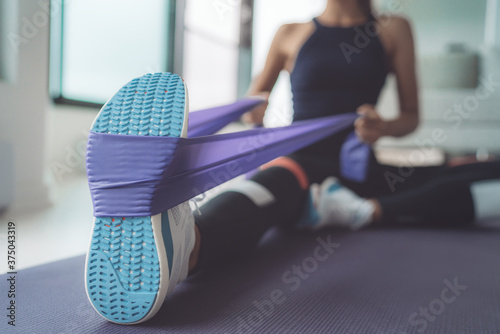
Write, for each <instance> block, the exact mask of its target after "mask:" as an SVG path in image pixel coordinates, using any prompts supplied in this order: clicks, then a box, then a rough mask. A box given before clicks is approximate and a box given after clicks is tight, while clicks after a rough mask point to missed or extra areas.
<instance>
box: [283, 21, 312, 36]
mask: <svg viewBox="0 0 500 334" xmlns="http://www.w3.org/2000/svg"><path fill="white" fill-rule="evenodd" d="M310 27H311V23H310V22H304V23H286V24H283V25H282V26H281V27H280V28H279V29H278V32H277V33H276V36H278V37H281V38H289V37H294V36H296V35H297V34H301V33H303V32H304V31H307V30H308V29H310Z"/></svg>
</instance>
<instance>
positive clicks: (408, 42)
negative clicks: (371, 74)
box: [355, 17, 419, 143]
mask: <svg viewBox="0 0 500 334" xmlns="http://www.w3.org/2000/svg"><path fill="white" fill-rule="evenodd" d="M381 34H384V36H383V37H384V38H383V40H384V41H386V48H388V49H387V51H388V54H389V61H390V64H391V66H392V70H393V72H394V74H395V76H396V82H397V89H398V98H399V111H400V112H399V116H398V117H397V118H396V119H394V120H390V121H384V120H382V119H381V118H380V116H379V115H378V113H377V112H376V111H375V109H374V107H373V106H372V105H363V106H361V107H360V108H359V109H358V112H359V113H360V114H362V115H364V117H362V118H359V119H358V120H357V121H356V123H355V126H356V131H357V133H358V135H359V136H360V137H361V139H362V140H363V141H365V142H368V143H374V142H375V141H377V140H378V139H379V138H380V137H383V136H393V137H401V136H404V135H407V134H409V133H411V132H413V131H414V130H415V129H416V128H417V126H418V123H419V106H418V88H417V78H416V73H415V46H414V42H413V34H412V31H411V27H410V24H409V22H408V21H407V20H406V19H404V18H401V17H391V18H390V21H389V24H388V25H387V26H386V27H384V28H382V29H381ZM381 39H382V38H381Z"/></svg>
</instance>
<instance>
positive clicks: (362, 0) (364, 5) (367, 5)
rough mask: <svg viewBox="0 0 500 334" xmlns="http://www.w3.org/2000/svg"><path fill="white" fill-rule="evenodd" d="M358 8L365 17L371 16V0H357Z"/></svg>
mask: <svg viewBox="0 0 500 334" xmlns="http://www.w3.org/2000/svg"><path fill="white" fill-rule="evenodd" d="M358 4H359V7H361V10H362V11H363V12H364V13H365V15H372V1H371V0H358Z"/></svg>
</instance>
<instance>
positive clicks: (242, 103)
mask: <svg viewBox="0 0 500 334" xmlns="http://www.w3.org/2000/svg"><path fill="white" fill-rule="evenodd" d="M263 102H264V99H263V98H261V97H258V96H255V97H250V98H245V99H241V100H238V101H236V102H234V103H232V104H228V105H225V106H221V107H215V108H210V109H205V110H200V111H193V112H191V113H190V114H189V128H188V137H189V138H194V137H201V136H208V135H211V134H214V133H216V132H217V131H219V130H220V129H222V128H223V127H225V126H226V125H228V124H229V123H231V122H234V121H236V120H237V119H239V118H240V116H241V115H243V114H244V113H245V112H247V111H249V110H252V109H253V108H255V107H256V106H258V105H259V104H262V103H263Z"/></svg>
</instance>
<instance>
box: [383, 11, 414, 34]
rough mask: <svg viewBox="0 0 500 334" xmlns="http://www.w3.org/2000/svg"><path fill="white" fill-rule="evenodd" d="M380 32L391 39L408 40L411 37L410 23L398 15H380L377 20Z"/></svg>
mask: <svg viewBox="0 0 500 334" xmlns="http://www.w3.org/2000/svg"><path fill="white" fill-rule="evenodd" d="M377 21H378V22H379V24H380V29H381V32H385V33H386V34H387V35H389V36H390V37H391V38H395V39H400V38H409V37H411V36H412V32H411V31H412V28H411V22H410V21H409V20H408V18H406V17H404V16H400V15H388V14H384V15H380V16H379V17H378V18H377Z"/></svg>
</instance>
